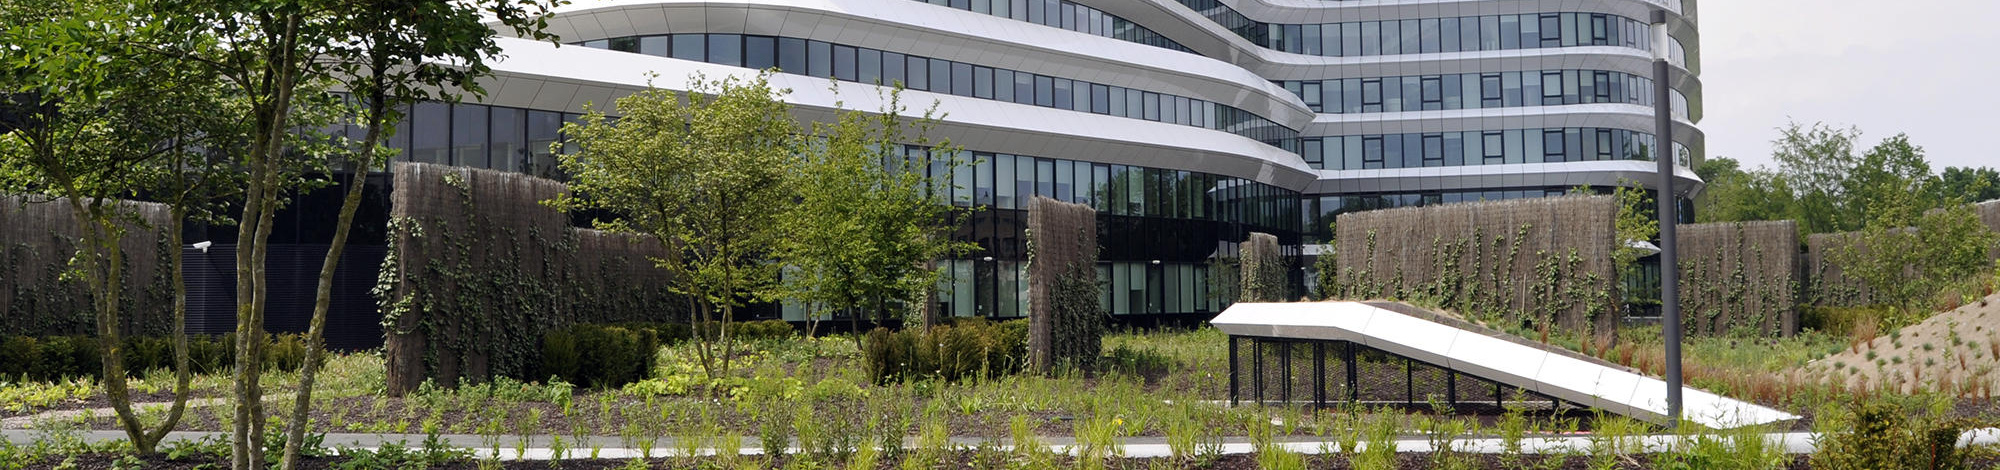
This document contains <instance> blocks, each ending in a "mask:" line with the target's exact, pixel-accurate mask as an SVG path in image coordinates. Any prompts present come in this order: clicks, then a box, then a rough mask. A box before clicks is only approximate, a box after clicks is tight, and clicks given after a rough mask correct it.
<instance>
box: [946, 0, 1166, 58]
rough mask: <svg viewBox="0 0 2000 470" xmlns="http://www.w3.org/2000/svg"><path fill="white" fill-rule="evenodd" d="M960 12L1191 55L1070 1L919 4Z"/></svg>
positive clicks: (980, 0) (1150, 33) (1148, 32)
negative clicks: (1018, 21)
mask: <svg viewBox="0 0 2000 470" xmlns="http://www.w3.org/2000/svg"><path fill="white" fill-rule="evenodd" d="M917 1H919V2H925V3H930V4H932V5H939V6H945V7H951V8H957V9H960V10H968V11H972V12H976V13H984V14H988V15H993V16H998V17H1001V18H1012V19H1015V20H1020V21H1026V22H1029V23H1034V24H1039V25H1043V26H1049V27H1054V28H1062V29H1067V30H1070V31H1076V32H1080V33H1084V34H1090V35H1094V36H1103V37H1107V38H1112V39H1118V40H1123V41H1128V42H1136V43H1139V44H1145V45H1148V46H1154V47H1160V48H1165V49H1171V50H1176V51H1181V52H1189V53H1192V52H1193V51H1192V50H1189V49H1188V48H1187V46H1182V45H1181V43H1178V42H1174V40H1172V39H1167V37H1166V36H1162V35H1160V33H1156V32H1153V30H1151V29H1146V27H1144V26H1139V24H1138V23H1133V22H1132V21H1130V20H1126V19H1124V18H1120V17H1118V16H1117V15H1113V14H1110V13H1105V12H1104V11H1102V10H1098V9H1096V8H1091V7H1087V6H1083V5H1078V4H1075V3H1071V2H1069V1H1068V0H917Z"/></svg>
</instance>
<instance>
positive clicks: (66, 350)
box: [28, 336, 103, 380]
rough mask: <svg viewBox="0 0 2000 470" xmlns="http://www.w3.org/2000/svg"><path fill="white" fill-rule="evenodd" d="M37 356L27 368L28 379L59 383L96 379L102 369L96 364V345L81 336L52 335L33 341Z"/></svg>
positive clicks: (93, 341) (101, 365)
mask: <svg viewBox="0 0 2000 470" xmlns="http://www.w3.org/2000/svg"><path fill="white" fill-rule="evenodd" d="M36 344H37V346H38V347H37V348H36V349H37V351H36V353H37V354H38V355H39V356H40V358H39V359H37V360H36V362H35V363H33V364H32V365H30V366H29V368H28V376H29V377H31V378H35V379H39V380H62V379H67V378H72V377H85V376H92V377H94V376H96V375H97V374H98V373H99V372H101V371H102V370H103V364H101V363H99V362H98V354H97V342H96V341H95V340H92V339H91V338H89V337H84V336H51V337H46V338H42V339H40V340H38V341H36Z"/></svg>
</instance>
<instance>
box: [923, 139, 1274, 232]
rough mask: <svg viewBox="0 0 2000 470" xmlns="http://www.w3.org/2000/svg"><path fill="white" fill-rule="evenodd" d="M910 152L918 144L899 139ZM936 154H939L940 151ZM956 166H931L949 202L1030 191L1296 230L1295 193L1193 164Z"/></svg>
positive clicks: (989, 160) (1024, 160) (968, 157)
mask: <svg viewBox="0 0 2000 470" xmlns="http://www.w3.org/2000/svg"><path fill="white" fill-rule="evenodd" d="M904 150H905V151H906V152H909V153H912V154H916V153H920V152H924V151H925V149H922V148H917V147H905V149H904ZM940 160H942V159H940ZM957 160H958V161H959V164H960V166H959V167H957V168H943V167H942V165H946V163H939V165H940V167H939V168H933V169H932V170H931V173H932V174H931V177H932V178H935V179H936V180H937V181H939V182H940V183H943V182H945V181H949V182H950V183H949V184H941V185H940V186H942V187H948V188H949V189H946V191H949V199H950V200H951V201H952V204H954V205H958V206H961V207H970V206H981V207H987V208H990V209H1015V210H1020V209H1027V208H1028V202H1029V201H1030V200H1031V199H1033V198H1034V197H1035V196H1044V197H1048V198H1052V199H1056V200H1060V201H1063V202H1072V203H1077V204H1084V205H1088V206H1091V207H1092V208H1094V209H1097V211H1098V212H1100V213H1103V214H1106V215H1122V216H1136V217H1159V218H1173V219H1189V220H1215V221H1222V222H1231V223H1241V224H1247V225H1252V226H1259V227H1267V228H1273V229H1279V230H1290V231H1296V230H1297V229H1298V226H1297V225H1296V224H1297V221H1296V220H1293V219H1292V218H1290V217H1288V216H1287V215H1286V214H1291V213H1293V212H1294V210H1295V209H1296V207H1295V205H1296V204H1297V200H1298V199H1297V196H1298V193H1297V192H1294V191H1290V190H1286V189H1284V188H1279V187H1277V186H1271V185H1267V184H1263V183H1258V182H1255V181H1251V180H1246V179H1242V178H1232V177H1227V176H1220V175H1212V174H1207V173H1200V172H1190V171H1182V170H1169V169H1164V168H1146V167H1139V166H1128V165H1111V164H1104V163H1093V162H1086V161H1077V160H1063V159H1053V158H1038V157H1031V156H1026V155H1009V154H1004V153H987V152H966V153H965V154H964V155H960V156H959V157H958V158H957Z"/></svg>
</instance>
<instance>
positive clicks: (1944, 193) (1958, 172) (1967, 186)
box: [1931, 166, 2000, 202]
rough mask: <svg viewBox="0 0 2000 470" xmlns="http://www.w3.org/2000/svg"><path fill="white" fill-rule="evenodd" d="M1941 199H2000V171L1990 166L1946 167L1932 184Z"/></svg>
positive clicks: (1962, 200) (1978, 200) (1977, 200)
mask: <svg viewBox="0 0 2000 470" xmlns="http://www.w3.org/2000/svg"><path fill="white" fill-rule="evenodd" d="M1931 188H1932V189H1933V190H1935V191H1936V192H1937V194H1936V195H1935V196H1932V197H1934V198H1936V199H1938V200H1941V201H1950V200H1956V201H1961V202H1985V201H1991V200H1995V199H2000V171H1995V170H1994V169H1992V168H1989V167H1983V166H1982V167H1978V168H1970V167H1967V168H1960V167H1955V166H1953V167H1945V169H1944V171H1942V172H1939V173H1938V181H1937V183H1936V184H1933V185H1931Z"/></svg>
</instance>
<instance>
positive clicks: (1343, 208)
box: [1302, 187, 1576, 244]
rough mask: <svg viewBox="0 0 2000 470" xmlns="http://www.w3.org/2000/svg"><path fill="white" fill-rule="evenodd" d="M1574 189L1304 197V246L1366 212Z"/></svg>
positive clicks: (1329, 237)
mask: <svg viewBox="0 0 2000 470" xmlns="http://www.w3.org/2000/svg"><path fill="white" fill-rule="evenodd" d="M1575 189H1576V188H1565V187H1538V188H1505V189H1498V188H1496V189H1490V190H1480V191H1430V192H1417V193H1382V194H1355V195H1342V196H1306V197H1305V202H1304V204H1302V205H1303V210H1304V211H1305V212H1304V214H1303V215H1304V216H1305V219H1307V220H1306V225H1307V228H1308V230H1306V234H1305V235H1306V243H1307V244H1318V243H1326V240H1332V239H1333V235H1334V234H1333V227H1332V225H1333V221H1334V218H1336V217H1339V216H1340V215H1341V214H1346V213H1351V212H1367V211H1372V210H1381V209H1395V208H1398V207H1421V206H1434V205H1439V204H1457V203H1461V202H1480V201H1504V200H1509V199H1529V198H1542V197H1556V196H1561V195H1564V194H1569V193H1570V192H1571V191H1574V190H1575Z"/></svg>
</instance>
